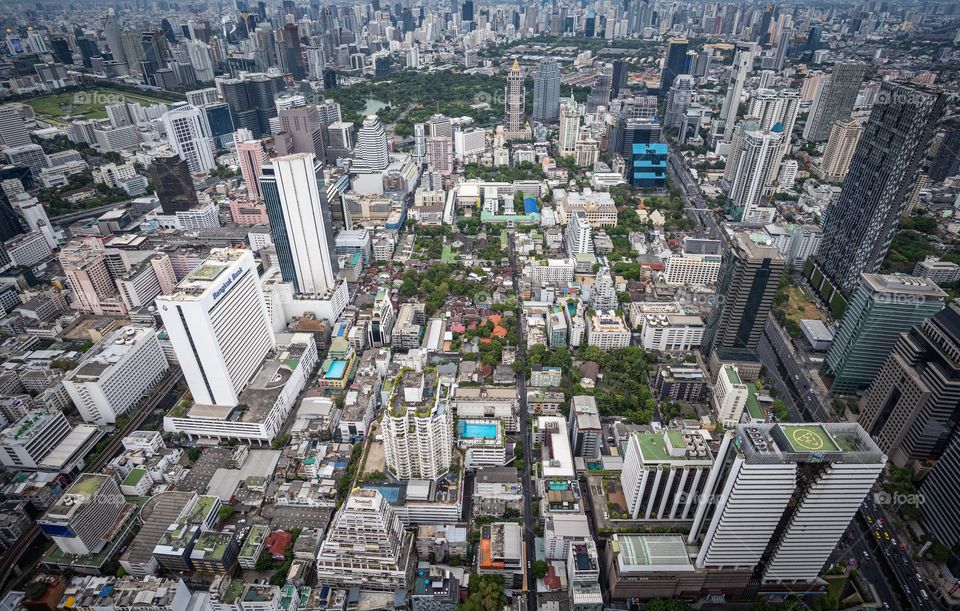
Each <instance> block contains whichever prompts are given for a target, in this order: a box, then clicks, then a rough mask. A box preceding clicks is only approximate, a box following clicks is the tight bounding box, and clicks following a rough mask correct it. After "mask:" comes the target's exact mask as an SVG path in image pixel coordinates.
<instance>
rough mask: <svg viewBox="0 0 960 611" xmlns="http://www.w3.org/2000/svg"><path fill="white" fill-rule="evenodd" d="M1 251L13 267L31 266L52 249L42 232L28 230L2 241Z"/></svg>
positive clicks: (46, 255)
mask: <svg viewBox="0 0 960 611" xmlns="http://www.w3.org/2000/svg"><path fill="white" fill-rule="evenodd" d="M3 252H5V253H6V255H7V257H8V258H9V259H10V263H11V264H12V265H13V266H14V267H33V266H34V265H36V264H37V263H40V262H41V261H43V260H44V259H46V258H47V257H49V256H50V253H51V252H52V251H51V249H50V244H49V243H48V242H47V239H46V237H44V235H43V233H41V232H39V231H30V232H27V233H21V234H20V235H16V236H13V237H12V238H10V239H9V240H6V241H5V242H3Z"/></svg>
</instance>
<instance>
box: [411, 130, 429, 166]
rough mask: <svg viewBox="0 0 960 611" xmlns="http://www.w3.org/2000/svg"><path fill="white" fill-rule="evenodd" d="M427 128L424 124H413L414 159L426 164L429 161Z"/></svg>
mask: <svg viewBox="0 0 960 611" xmlns="http://www.w3.org/2000/svg"><path fill="white" fill-rule="evenodd" d="M426 128H427V126H426V125H425V124H424V123H414V124H413V153H412V154H413V159H414V161H416V162H417V163H424V162H425V161H426V159H427V129H426Z"/></svg>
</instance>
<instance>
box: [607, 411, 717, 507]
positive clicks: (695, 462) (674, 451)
mask: <svg viewBox="0 0 960 611" xmlns="http://www.w3.org/2000/svg"><path fill="white" fill-rule="evenodd" d="M707 441H709V437H708V433H706V432H705V431H694V430H675V429H670V430H666V431H659V432H651V433H641V432H635V433H633V434H631V435H630V438H629V439H628V441H627V449H626V453H625V454H624V458H623V471H622V472H621V475H620V483H621V485H622V486H623V493H624V496H625V497H626V499H627V506H628V510H629V512H630V513H629V515H628V516H619V517H624V518H632V519H634V520H669V521H674V520H692V519H693V517H694V515H695V514H696V513H697V511H699V510H700V507H701V504H702V503H703V502H704V501H703V499H702V498H701V496H702V494H703V492H704V490H705V489H706V488H707V485H708V481H709V479H710V474H711V471H712V469H713V465H714V456H713V453H712V452H711V451H710V448H709V447H708V446H707Z"/></svg>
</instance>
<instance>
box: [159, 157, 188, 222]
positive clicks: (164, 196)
mask: <svg viewBox="0 0 960 611" xmlns="http://www.w3.org/2000/svg"><path fill="white" fill-rule="evenodd" d="M150 182H152V183H153V188H154V190H155V191H156V192H157V198H158V199H159V200H160V208H161V209H162V210H163V213H164V214H175V213H177V212H182V211H186V210H190V209H191V208H193V207H194V206H196V205H197V204H198V203H199V201H198V200H197V191H196V188H195V187H194V186H193V178H192V177H191V176H190V167H189V166H188V165H187V162H186V161H184V160H183V159H181V158H180V156H179V155H176V154H173V155H170V156H168V157H157V158H156V159H154V160H153V163H151V164H150Z"/></svg>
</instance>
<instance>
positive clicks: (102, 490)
mask: <svg viewBox="0 0 960 611" xmlns="http://www.w3.org/2000/svg"><path fill="white" fill-rule="evenodd" d="M129 510H130V509H129V506H128V505H127V503H126V502H125V501H124V498H123V495H122V494H120V486H118V485H117V480H116V479H114V476H112V475H100V474H96V473H83V474H81V475H80V477H78V478H77V480H76V481H74V482H73V483H72V484H71V485H70V487H69V488H67V490H66V491H65V492H64V493H63V496H61V497H60V499H59V500H58V501H57V502H56V503H54V504H53V506H51V507H50V508H49V509H47V512H46V513H45V514H44V515H43V517H42V518H40V519H39V520H38V521H37V524H38V525H39V526H40V530H41V531H42V532H43V533H44V534H45V535H47V536H48V537H50V538H51V539H53V542H54V543H55V544H56V546H57V547H58V548H60V550H61V551H63V552H64V553H66V554H76V555H82V556H87V555H91V554H96V553H98V552H100V551H101V550H102V549H103V548H104V547H105V546H106V545H107V544H108V542H109V539H108V537H109V536H110V533H111V531H112V530H113V529H114V528H116V526H117V524H116V523H117V521H118V519H119V518H120V517H121V514H122V513H123V512H124V511H129Z"/></svg>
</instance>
